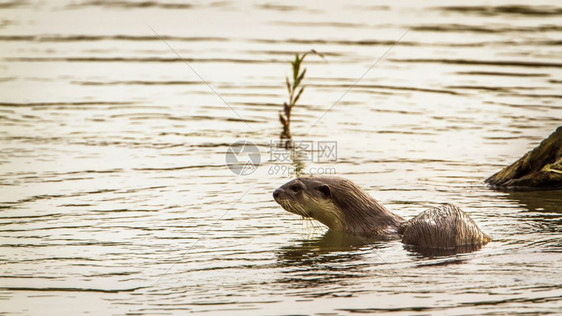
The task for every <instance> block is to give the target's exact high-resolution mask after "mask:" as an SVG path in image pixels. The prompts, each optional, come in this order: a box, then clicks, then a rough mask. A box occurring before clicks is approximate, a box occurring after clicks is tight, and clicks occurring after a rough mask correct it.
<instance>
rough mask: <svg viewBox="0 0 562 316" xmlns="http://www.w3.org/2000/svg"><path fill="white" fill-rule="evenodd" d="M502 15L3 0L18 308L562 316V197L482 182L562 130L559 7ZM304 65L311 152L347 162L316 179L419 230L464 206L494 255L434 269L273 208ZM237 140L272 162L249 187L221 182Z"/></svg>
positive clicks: (8, 200)
mask: <svg viewBox="0 0 562 316" xmlns="http://www.w3.org/2000/svg"><path fill="white" fill-rule="evenodd" d="M479 2H480V3H479ZM490 3H491V2H490ZM493 3H494V4H493V6H490V5H489V3H488V2H487V1H472V2H470V5H471V6H470V7H465V6H461V5H462V4H461V2H443V1H439V2H436V1H424V2H423V4H421V2H418V1H408V2H392V3H390V4H384V3H380V4H377V3H375V2H373V1H348V2H346V3H345V4H343V3H337V2H336V1H329V2H326V1H313V2H306V4H303V3H301V2H300V1H239V2H233V1H216V2H207V1H192V2H189V4H186V3H184V4H178V2H163V1H142V2H133V1H129V0H123V1H105V0H96V1H80V0H78V1H49V2H47V1H37V2H35V1H13V2H12V1H7V2H6V1H2V2H1V3H0V69H1V72H0V93H1V96H2V99H1V104H0V121H1V124H2V128H1V130H0V138H1V142H0V148H1V153H0V160H1V164H0V181H1V182H0V185H1V186H0V190H1V191H0V206H1V211H0V216H1V218H0V243H1V244H0V247H1V253H0V310H1V311H2V312H3V314H7V315H16V314H35V315H39V314H41V315H44V314H59V313H60V312H63V313H66V314H70V313H80V312H91V313H93V314H107V313H112V314H126V313H131V314H183V313H186V312H208V314H216V313H219V312H223V313H228V314H241V315H246V314H310V313H334V314H346V313H349V312H396V313H403V314H414V313H421V314H432V313H447V314H471V313H474V314H486V313H509V314H513V313H534V312H538V313H558V312H560V309H561V306H562V302H561V301H562V299H561V296H562V285H561V283H562V277H561V274H560V270H561V269H562V263H561V261H562V260H561V259H562V254H561V252H562V242H561V239H560V230H561V226H560V224H561V218H562V194H561V191H550V192H548V191H547V192H523V193H503V192H496V191H491V190H489V189H487V188H486V187H485V185H484V184H483V180H484V179H485V178H486V177H487V176H489V175H491V174H492V173H494V172H495V171H497V170H498V169H499V168H501V167H502V166H504V165H505V164H508V163H511V162H512V161H514V160H515V159H517V158H518V157H520V156H521V155H522V154H523V153H524V152H526V151H527V150H529V149H531V148H532V147H533V146H535V145H536V144H537V143H538V142H540V140H541V139H543V138H544V137H546V136H547V135H548V134H550V133H551V132H552V131H553V130H554V129H555V128H556V127H557V126H559V125H561V122H562V99H561V98H562V94H560V91H561V90H560V89H561V84H562V79H561V73H562V71H561V69H562V45H561V44H562V25H561V23H560V21H561V17H562V7H561V6H560V4H559V3H557V2H556V1H536V2H532V3H533V4H532V6H525V5H524V2H512V1H510V2H500V1H496V2H493ZM151 27H152V29H154V31H155V32H156V33H158V34H160V35H161V36H162V39H164V40H165V41H166V43H168V45H169V46H171V47H172V48H173V49H174V50H175V51H176V52H177V54H179V55H180V56H182V57H183V58H184V59H185V61H186V62H187V63H188V64H189V66H190V67H192V68H193V70H195V71H196V72H197V73H198V74H199V75H200V76H201V77H202V78H204V79H205V80H207V81H208V82H209V84H211V85H212V86H213V87H214V89H216V91H217V92H218V93H219V94H220V95H221V96H222V97H223V98H224V100H225V101H226V102H228V103H229V104H230V106H232V108H233V109H234V110H235V111H236V112H237V113H238V114H239V116H238V115H237V114H236V113H234V112H233V111H232V110H231V108H230V107H229V106H228V105H227V104H225V103H224V102H223V101H222V100H221V99H220V98H219V97H217V96H216V95H215V94H214V93H213V92H212V91H211V90H210V89H209V87H208V86H206V85H205V84H204V83H202V82H201V80H200V78H199V77H198V76H197V75H196V74H195V73H194V72H193V71H192V69H190V68H189V67H188V66H186V65H185V64H184V63H182V60H181V59H180V58H179V57H178V55H177V54H176V53H174V51H172V50H171V49H170V48H169V47H168V46H167V45H166V43H165V42H164V41H163V40H162V39H160V38H159V37H158V36H157V35H156V34H155V32H153V30H151ZM408 28H411V29H410V31H409V32H407V30H408ZM405 33H407V34H405ZM404 34H405V35H404ZM403 35H404V37H403V39H402V41H401V42H400V43H399V44H398V45H397V46H396V47H394V48H393V49H392V50H390V52H389V53H388V54H387V55H386V56H385V58H384V59H382V60H381V61H380V62H379V63H378V64H377V65H376V67H374V68H373V69H372V70H371V71H370V72H369V73H368V74H367V75H366V76H365V77H364V79H363V80H361V81H360V83H359V84H358V85H357V86H356V87H355V88H353V89H352V90H351V91H350V92H349V93H348V94H347V95H345V97H344V98H343V99H342V100H341V102H340V103H339V104H337V105H336V106H335V107H334V108H333V110H332V111H331V112H330V113H328V114H327V115H326V116H325V117H324V118H323V119H322V120H320V121H319V122H318V124H317V125H316V126H315V127H313V128H312V129H310V126H311V125H312V124H313V123H314V122H315V121H316V120H317V119H318V118H320V117H321V116H322V114H323V113H324V112H325V111H326V110H327V109H328V108H329V107H330V106H332V105H333V104H334V102H336V100H338V99H339V98H340V97H341V96H342V95H344V93H345V92H346V90H348V88H349V87H350V85H351V84H353V83H354V82H355V80H356V79H357V78H359V77H360V76H361V75H363V74H364V73H365V71H367V69H369V67H371V66H372V65H373V63H374V62H375V61H376V60H377V59H379V58H380V57H381V56H383V55H384V54H385V52H386V51H387V50H388V49H389V47H390V46H391V45H392V43H393V42H394V41H396V40H397V39H399V38H400V37H401V36H403ZM309 49H316V50H318V51H320V52H322V53H324V54H325V56H326V60H325V61H324V60H322V59H320V58H318V57H315V56H310V57H309V58H308V59H307V61H306V66H307V67H308V73H307V76H308V78H307V79H306V86H307V88H306V91H305V93H304V94H303V97H302V99H301V100H302V101H301V102H302V104H301V105H299V106H298V107H297V108H295V110H294V114H293V115H294V122H293V126H292V130H293V134H294V137H295V138H297V139H303V140H314V141H322V140H324V141H337V143H338V161H337V162H336V163H324V164H318V163H310V162H308V163H307V165H306V168H305V170H307V169H309V168H313V167H333V168H336V170H337V173H338V174H339V175H343V176H345V177H348V178H350V179H352V180H353V181H355V182H357V183H358V184H360V185H361V186H363V187H365V188H366V189H368V191H369V193H371V194H372V195H373V196H375V197H376V198H377V199H379V200H380V201H381V202H382V203H383V204H385V205H386V206H387V207H388V208H389V209H391V210H393V211H395V212H396V213H398V214H400V215H401V216H403V217H406V218H411V217H413V216H414V215H416V214H418V213H419V212H420V211H422V210H424V209H426V208H428V207H431V206H435V205H438V204H439V203H444V202H452V203H456V204H458V205H460V206H461V207H462V208H463V209H465V210H466V211H467V212H469V213H470V214H471V216H472V217H473V219H475V220H476V221H477V222H478V223H479V225H480V226H481V227H482V229H483V230H484V231H486V232H488V233H489V234H490V235H491V236H492V237H493V238H494V241H493V242H492V243H490V244H489V245H487V246H486V247H485V248H483V249H482V250H480V251H477V252H473V253H468V254H456V255H446V256H422V255H420V254H418V253H415V252H411V251H409V250H407V249H404V247H403V245H402V244H401V243H400V242H399V241H392V242H359V241H342V240H337V238H333V236H331V235H324V234H325V230H324V229H323V228H321V227H320V226H319V225H317V224H312V223H308V222H304V221H303V220H302V219H299V218H298V217H296V216H294V215H291V214H288V213H286V212H284V211H283V210H282V209H281V208H280V207H279V206H278V205H276V204H275V203H274V201H273V199H272V197H271V192H272V190H273V189H274V188H275V187H277V186H279V185H281V184H283V183H284V182H286V181H287V180H288V178H287V176H286V175H283V174H274V175H270V174H269V170H270V169H269V168H270V167H271V166H273V165H274V164H272V163H270V162H267V160H268V158H269V156H268V151H269V142H270V140H275V139H277V137H278V135H279V133H280V131H281V129H280V124H279V122H278V120H277V111H278V110H279V109H280V104H281V103H282V102H283V101H285V99H286V90H285V87H284V85H283V81H284V76H285V74H288V73H289V66H288V61H289V60H290V59H292V56H293V54H294V53H295V52H303V51H307V50H309ZM241 139H247V140H251V141H252V142H254V143H256V144H258V146H259V147H260V150H261V152H262V161H264V162H263V163H262V165H261V166H260V167H259V168H258V170H257V171H256V172H255V173H253V174H251V175H249V176H245V177H240V176H236V175H234V174H232V173H231V172H230V171H229V170H228V168H226V167H225V166H224V160H225V158H224V155H225V152H226V150H227V148H228V145H229V144H231V143H233V142H235V141H237V140H241ZM221 217H222V219H221V220H219V221H218V222H217V220H218V219H220V218H221ZM215 222H216V225H215V226H212V225H213V224H214V223H215ZM202 236H204V238H202V239H199V238H201V237H202ZM195 242H197V243H196V244H195Z"/></svg>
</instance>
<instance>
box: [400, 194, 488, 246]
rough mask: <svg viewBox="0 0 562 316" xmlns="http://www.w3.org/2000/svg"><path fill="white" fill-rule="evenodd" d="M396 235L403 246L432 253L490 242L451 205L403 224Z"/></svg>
mask: <svg viewBox="0 0 562 316" xmlns="http://www.w3.org/2000/svg"><path fill="white" fill-rule="evenodd" d="M399 232H400V233H401V234H402V242H403V243H405V244H409V245H414V246H418V247H422V248H433V249H452V248H457V247H464V246H476V247H477V246H482V245H485V244H486V243H488V242H489V241H490V240H492V238H490V236H488V235H487V234H485V233H483V232H482V231H481V230H480V228H478V226H477V225H476V223H475V222H474V221H473V220H472V219H471V218H470V217H469V216H468V215H467V214H466V213H465V212H463V211H462V210H461V209H460V208H459V207H457V206H455V205H451V204H445V205H442V206H439V207H435V208H432V209H429V210H427V211H424V212H422V213H420V214H419V215H418V216H416V217H414V218H413V219H412V220H410V221H407V222H406V223H404V224H403V225H402V226H401V227H400V230H399Z"/></svg>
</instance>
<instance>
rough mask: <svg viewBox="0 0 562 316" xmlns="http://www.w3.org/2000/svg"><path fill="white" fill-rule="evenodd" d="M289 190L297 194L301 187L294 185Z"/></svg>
mask: <svg viewBox="0 0 562 316" xmlns="http://www.w3.org/2000/svg"><path fill="white" fill-rule="evenodd" d="M289 189H291V191H293V192H295V193H297V192H299V191H300V190H301V187H300V186H298V185H296V184H295V185H292V186H291V187H290V188H289Z"/></svg>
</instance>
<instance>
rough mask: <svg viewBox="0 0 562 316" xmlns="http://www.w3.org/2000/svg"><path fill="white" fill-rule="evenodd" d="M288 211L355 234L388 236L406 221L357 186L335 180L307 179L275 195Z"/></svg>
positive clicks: (340, 179)
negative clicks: (390, 231)
mask: <svg viewBox="0 0 562 316" xmlns="http://www.w3.org/2000/svg"><path fill="white" fill-rule="evenodd" d="M273 198H274V199H275V201H276V202H277V203H279V205H281V206H282V207H283V208H284V209H285V210H287V211H289V212H291V213H294V214H297V215H301V216H302V217H305V218H314V219H315V220H317V221H319V222H321V223H322V224H324V225H326V226H328V227H329V228H330V229H332V230H336V231H344V232H349V233H355V234H380V235H383V234H386V233H387V232H388V231H389V229H390V230H392V231H395V230H396V227H398V226H399V224H400V222H402V221H403V219H402V218H401V217H400V216H398V215H395V214H393V213H391V212H389V211H388V210H387V209H386V208H385V207H384V206H382V205H381V204H380V203H379V202H378V201H377V200H375V199H373V198H372V197H371V196H370V195H369V194H367V193H366V192H365V191H363V190H362V189H361V188H360V187H358V186H357V185H356V184H354V183H353V182H351V181H349V180H347V179H344V178H340V177H333V176H306V177H301V178H297V179H294V180H291V181H289V182H287V183H286V184H284V185H282V186H281V187H279V188H278V189H277V190H275V191H274V192H273Z"/></svg>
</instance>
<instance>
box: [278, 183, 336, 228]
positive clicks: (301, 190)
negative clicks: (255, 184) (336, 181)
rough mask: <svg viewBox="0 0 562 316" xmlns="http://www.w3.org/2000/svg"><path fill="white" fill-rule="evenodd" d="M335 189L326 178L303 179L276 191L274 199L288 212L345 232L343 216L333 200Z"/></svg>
mask: <svg viewBox="0 0 562 316" xmlns="http://www.w3.org/2000/svg"><path fill="white" fill-rule="evenodd" d="M333 193H334V192H333V189H332V187H331V186H330V183H329V181H327V179H326V178H325V177H312V176H310V177H301V178H297V179H294V180H291V181H289V182H287V183H285V184H284V185H282V186H281V187H279V188H278V189H276V190H275V191H273V198H274V199H275V201H276V202H277V203H278V204H279V205H281V206H282V207H283V208H284V209H285V210H286V211H289V212H291V213H293V214H297V215H300V216H302V217H305V218H314V219H316V220H318V221H319V222H321V223H322V224H324V225H326V226H328V227H329V228H331V229H334V230H344V227H343V221H342V214H341V211H340V209H339V207H338V206H337V205H335V204H334V201H333V199H332V194H333Z"/></svg>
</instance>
